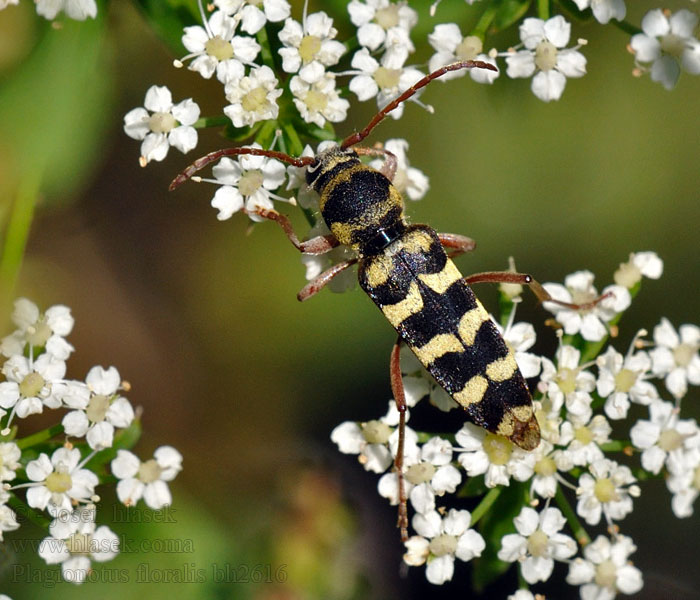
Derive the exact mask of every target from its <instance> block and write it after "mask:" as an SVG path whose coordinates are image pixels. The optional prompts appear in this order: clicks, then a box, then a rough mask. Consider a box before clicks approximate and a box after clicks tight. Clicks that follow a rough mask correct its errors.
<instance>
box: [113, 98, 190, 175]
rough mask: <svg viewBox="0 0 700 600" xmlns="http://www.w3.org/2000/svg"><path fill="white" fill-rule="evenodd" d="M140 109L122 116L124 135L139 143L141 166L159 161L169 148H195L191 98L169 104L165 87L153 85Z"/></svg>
mask: <svg viewBox="0 0 700 600" xmlns="http://www.w3.org/2000/svg"><path fill="white" fill-rule="evenodd" d="M144 107H145V108H141V107H139V108H135V109H133V110H131V111H129V112H128V113H127V114H126V115H124V132H125V133H126V135H128V136H129V137H131V138H133V139H135V140H143V143H142V144H141V157H140V158H139V164H140V165H141V166H142V167H145V166H146V165H147V164H148V163H149V162H150V161H152V160H157V161H161V160H163V159H164V158H165V157H166V156H167V155H168V150H169V149H170V146H173V147H175V148H177V149H178V150H179V151H180V152H182V153H186V152H189V151H190V150H192V149H193V148H194V147H195V146H196V145H197V130H196V129H195V128H194V127H192V125H193V124H194V122H195V121H196V120H197V119H199V106H198V105H197V103H196V102H194V101H193V100H192V98H187V99H186V100H183V101H182V102H179V103H178V104H173V97H172V94H171V93H170V90H169V89H168V88H167V87H165V86H157V85H153V86H151V87H150V88H149V89H148V91H147V92H146V100H145V102H144ZM149 111H150V112H149Z"/></svg>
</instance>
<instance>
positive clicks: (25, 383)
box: [19, 371, 46, 398]
mask: <svg viewBox="0 0 700 600" xmlns="http://www.w3.org/2000/svg"><path fill="white" fill-rule="evenodd" d="M44 385H46V380H45V379H44V378H43V377H42V376H41V375H39V373H37V372H36V371H32V372H31V373H29V374H28V375H27V376H26V377H24V379H22V382H21V383H20V384H19V393H20V394H21V395H22V396H24V397H25V398H32V397H34V396H38V395H39V392H41V390H42V389H43V387H44Z"/></svg>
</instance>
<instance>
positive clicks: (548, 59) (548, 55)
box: [535, 41, 557, 71]
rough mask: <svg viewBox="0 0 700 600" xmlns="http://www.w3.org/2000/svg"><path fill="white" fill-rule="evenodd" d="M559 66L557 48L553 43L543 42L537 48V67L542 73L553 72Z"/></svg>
mask: <svg viewBox="0 0 700 600" xmlns="http://www.w3.org/2000/svg"><path fill="white" fill-rule="evenodd" d="M556 64H557V48H556V46H555V45H554V44H552V42H547V41H545V42H541V43H539V44H537V48H535V66H536V67H537V68H538V69H539V70H540V71H551V70H552V69H553V68H554V67H555V66H556Z"/></svg>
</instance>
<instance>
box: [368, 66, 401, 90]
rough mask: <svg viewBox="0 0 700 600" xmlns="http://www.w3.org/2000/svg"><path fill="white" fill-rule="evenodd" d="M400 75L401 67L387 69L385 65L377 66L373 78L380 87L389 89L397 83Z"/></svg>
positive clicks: (396, 85)
mask: <svg viewBox="0 0 700 600" xmlns="http://www.w3.org/2000/svg"><path fill="white" fill-rule="evenodd" d="M400 77H401V69H389V68H387V67H378V68H377V70H376V71H375V72H374V80H375V81H376V82H377V85H378V86H379V87H380V89H383V90H390V89H393V88H395V87H398V85H399V79H400Z"/></svg>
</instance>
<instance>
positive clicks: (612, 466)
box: [576, 458, 640, 525]
mask: <svg viewBox="0 0 700 600" xmlns="http://www.w3.org/2000/svg"><path fill="white" fill-rule="evenodd" d="M588 469H589V471H590V473H583V474H582V475H581V477H579V480H578V484H579V487H578V490H577V494H578V496H579V499H578V503H577V505H576V512H577V513H578V514H579V515H580V516H581V517H583V518H584V520H585V521H586V523H588V524H589V525H597V524H598V523H599V522H600V516H601V514H605V517H606V520H607V521H608V523H610V521H611V520H613V519H615V520H619V519H622V518H624V517H625V516H626V515H628V514H629V513H631V512H632V498H633V497H635V498H636V497H638V496H639V493H640V490H639V486H637V485H634V484H635V482H636V481H637V480H636V479H635V477H634V475H632V471H630V469H629V467H627V466H625V465H619V464H617V463H616V462H614V461H612V460H608V459H607V458H602V459H600V460H596V461H594V462H593V463H592V464H591V465H590V466H589V467H588Z"/></svg>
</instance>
